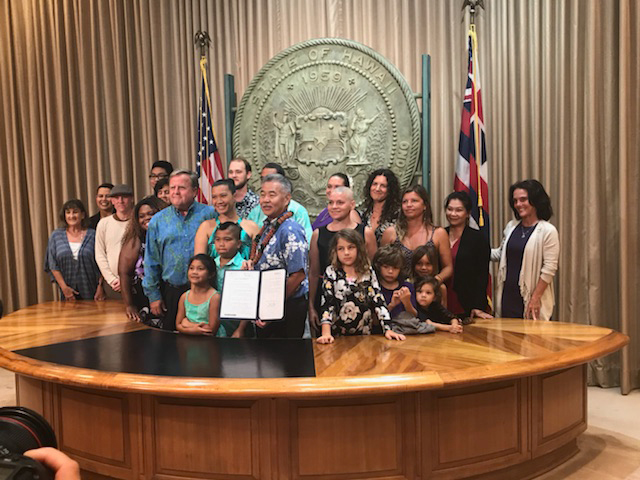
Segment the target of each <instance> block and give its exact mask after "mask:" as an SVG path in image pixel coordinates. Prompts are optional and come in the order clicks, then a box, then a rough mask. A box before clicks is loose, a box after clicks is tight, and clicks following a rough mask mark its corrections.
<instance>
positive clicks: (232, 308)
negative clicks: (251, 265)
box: [220, 269, 287, 321]
mask: <svg viewBox="0 0 640 480" xmlns="http://www.w3.org/2000/svg"><path fill="white" fill-rule="evenodd" d="M286 280H287V272H286V270H284V269H277V270H264V271H256V270H227V271H226V272H225V274H224V284H223V286H222V299H221V300H220V318H223V319H225V320H263V321H277V320H282V319H283V318H284V300H285V285H286Z"/></svg>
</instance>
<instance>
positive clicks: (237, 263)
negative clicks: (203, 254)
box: [213, 251, 244, 293]
mask: <svg viewBox="0 0 640 480" xmlns="http://www.w3.org/2000/svg"><path fill="white" fill-rule="evenodd" d="M243 260H244V258H243V257H242V255H241V254H240V252H239V251H238V252H237V253H236V254H235V256H234V257H233V258H232V259H231V260H229V262H227V264H226V265H220V256H219V255H218V256H217V257H216V258H214V259H213V261H214V262H216V285H217V290H218V291H219V292H220V293H222V285H223V284H224V272H226V271H227V270H240V269H241V268H242V261H243Z"/></svg>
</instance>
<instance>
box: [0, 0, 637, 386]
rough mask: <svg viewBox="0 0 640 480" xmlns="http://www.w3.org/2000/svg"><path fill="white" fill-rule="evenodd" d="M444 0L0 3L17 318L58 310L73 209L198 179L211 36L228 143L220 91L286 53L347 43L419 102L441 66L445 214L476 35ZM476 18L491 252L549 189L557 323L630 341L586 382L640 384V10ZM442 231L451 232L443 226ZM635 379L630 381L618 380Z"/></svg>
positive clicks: (537, 4)
mask: <svg viewBox="0 0 640 480" xmlns="http://www.w3.org/2000/svg"><path fill="white" fill-rule="evenodd" d="M461 3H462V2H459V1H450V0H428V1H425V0H397V1H392V2H391V1H388V0H216V1H213V0H209V1H206V0H193V1H189V2H173V1H171V2H170V1H164V2H148V1H146V0H111V1H97V0H94V1H90V0H77V1H64V0H51V1H47V2H42V1H39V0H14V1H12V0H0V65H2V67H1V69H0V98H1V102H2V115H1V116H0V156H1V157H0V160H1V161H0V175H1V178H3V179H4V182H3V188H1V189H0V207H1V211H2V214H0V215H1V218H0V222H1V226H2V230H1V231H0V266H1V267H0V282H1V284H0V298H2V299H3V300H4V302H5V309H6V310H8V311H11V310H14V309H17V308H20V307H22V306H25V305H29V304H33V303H37V302H41V301H45V300H50V299H52V298H53V292H54V290H53V288H52V287H51V285H50V283H49V280H48V277H47V276H46V275H45V274H44V272H43V271H42V259H43V256H44V250H45V247H46V243H47V238H48V235H49V234H50V232H51V231H52V230H53V229H54V228H55V226H56V225H57V223H58V221H57V211H58V208H59V207H60V206H61V204H62V203H63V202H64V200H66V199H68V198H71V197H79V198H81V199H82V200H83V201H85V202H86V203H87V206H88V208H89V210H90V211H91V212H93V211H95V206H94V202H93V195H94V189H95V187H96V186H97V185H98V184H99V183H101V182H102V181H111V182H114V183H119V182H127V183H131V184H132V185H133V186H134V188H135V191H136V194H137V196H138V197H141V196H143V195H144V194H147V193H149V187H148V182H147V178H146V176H147V174H148V170H149V166H150V164H151V163H152V162H153V161H154V160H157V159H167V160H170V161H172V162H173V163H174V165H177V166H180V167H193V163H194V162H193V158H194V149H195V148H194V143H195V138H194V136H195V135H194V132H195V113H196V102H197V94H198V83H199V70H198V62H197V60H198V55H199V53H198V51H197V50H196V49H195V48H194V46H193V35H194V34H195V32H196V31H197V30H200V29H202V30H207V31H208V32H209V34H210V35H211V37H212V40H213V44H212V46H211V49H210V51H209V59H210V60H209V65H210V75H209V76H210V80H211V83H212V85H211V87H212V92H213V98H214V99H213V102H214V109H215V110H216V118H215V129H216V134H217V140H218V143H219V145H220V149H221V150H222V153H223V154H224V152H225V145H224V142H223V140H224V138H225V137H224V133H225V132H224V119H223V110H222V108H223V97H222V94H223V81H222V78H223V74H224V73H232V74H233V75H235V80H236V88H237V93H238V100H239V99H240V97H241V95H242V93H243V91H244V89H245V88H246V86H247V85H248V83H249V82H250V80H251V78H252V77H253V76H254V75H255V74H256V73H257V72H258V70H259V69H260V68H261V67H262V65H264V64H265V63H266V62H267V61H268V60H269V59H270V58H271V57H272V56H273V55H275V54H276V53H277V52H279V51H280V50H282V49H284V48H286V47H288V46H290V45H292V44H295V43H297V42H300V41H303V40H307V39H310V38H317V37H343V38H349V39H353V40H356V41H359V42H362V43H364V44H366V45H368V46H370V47H372V48H373V49H375V50H377V51H379V52H380V53H381V54H382V55H384V56H385V57H386V58H387V59H388V60H390V61H391V62H392V63H393V64H395V65H396V66H397V67H398V69H399V70H400V71H401V72H402V73H403V74H404V76H405V77H406V79H407V81H408V82H409V84H410V85H411V87H412V88H413V89H414V90H416V91H417V90H418V89H419V85H420V80H421V79H420V55H421V54H422V53H429V54H430V55H431V56H432V123H433V129H432V132H431V135H432V149H431V155H432V185H431V190H432V198H433V204H434V209H435V210H436V211H437V212H440V211H441V207H442V204H441V199H442V198H443V197H444V196H445V195H446V194H447V193H448V192H449V190H450V189H451V185H452V178H453V168H454V162H455V158H456V150H457V143H458V133H459V127H460V125H459V122H460V110H461V101H462V91H463V87H464V82H465V70H466V32H467V28H468V18H467V16H466V15H464V14H463V12H462V11H461V10H460V7H461ZM485 4H486V10H485V11H481V12H480V13H479V14H478V18H477V24H478V26H477V28H478V35H479V48H480V69H481V70H480V75H481V79H482V87H483V95H484V97H483V98H484V109H485V122H486V131H487V137H488V156H489V161H490V165H491V168H490V192H491V194H490V197H491V198H490V200H491V212H492V223H493V235H492V236H493V241H494V243H496V244H497V242H498V241H499V239H500V235H501V229H502V227H503V226H504V225H505V224H506V222H507V221H508V220H509V218H510V215H511V213H510V210H509V209H508V206H507V203H506V198H505V194H506V191H507V189H508V187H509V185H510V184H511V183H513V182H514V181H516V180H518V179H522V178H530V177H535V178H538V179H540V180H541V181H542V182H543V184H544V185H545V186H546V187H547V190H548V191H549V193H550V195H551V197H552V201H553V206H554V209H555V212H556V215H555V216H554V217H553V219H552V221H553V222H554V223H555V224H556V226H557V227H558V230H559V232H560V237H561V242H562V249H563V252H562V255H561V264H560V271H559V274H558V277H557V288H558V290H557V291H558V306H557V311H556V318H557V319H559V320H563V321H570V322H577V323H586V324H594V325H604V326H608V327H611V328H615V329H618V330H621V331H623V332H625V333H627V334H629V335H630V336H631V337H632V342H631V345H630V346H629V347H628V348H627V349H625V351H624V352H623V354H622V356H620V355H614V356H612V357H611V358H606V359H602V360H600V361H597V362H594V363H593V364H592V369H591V372H590V374H591V380H592V381H593V382H595V383H598V384H601V385H604V386H610V385H618V384H620V383H622V385H623V389H624V391H628V390H629V389H631V388H636V387H638V386H640V372H639V364H640V361H639V360H640V359H639V356H640V345H639V343H638V339H637V338H638V336H637V333H638V332H637V330H638V327H637V322H636V321H635V315H636V312H637V311H638V307H639V306H640V305H639V304H638V300H636V295H635V289H636V285H637V284H638V272H639V271H640V268H639V267H640V265H639V260H638V240H637V236H638V227H639V224H640V219H639V215H638V211H637V208H634V207H636V206H637V204H638V203H639V195H638V187H637V186H638V180H639V178H638V177H639V167H638V160H639V158H638V149H639V147H640V145H639V141H638V120H639V118H638V108H639V107H640V102H639V100H638V95H637V93H636V91H635V89H636V88H637V86H638V81H639V80H640V67H639V62H638V55H639V54H640V48H639V43H640V31H639V27H638V25H640V13H639V8H638V3H637V1H636V0H616V1H610V2H609V1H607V2H602V1H599V0H558V1H550V0H518V1H512V0H488V1H486V2H485ZM438 219H439V220H440V221H441V222H442V220H443V219H442V215H441V214H440V215H439V218H438ZM621 373H622V375H621Z"/></svg>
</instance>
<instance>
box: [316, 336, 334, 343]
mask: <svg viewBox="0 0 640 480" xmlns="http://www.w3.org/2000/svg"><path fill="white" fill-rule="evenodd" d="M334 340H335V339H334V338H333V335H331V334H329V335H321V336H320V337H318V338H316V342H318V343H322V344H325V345H326V344H329V343H333V342H334Z"/></svg>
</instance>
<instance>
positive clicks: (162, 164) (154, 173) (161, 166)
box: [149, 160, 173, 195]
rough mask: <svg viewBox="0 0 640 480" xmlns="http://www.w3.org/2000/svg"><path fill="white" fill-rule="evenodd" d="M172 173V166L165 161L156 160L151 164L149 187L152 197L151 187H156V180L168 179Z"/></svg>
mask: <svg viewBox="0 0 640 480" xmlns="http://www.w3.org/2000/svg"><path fill="white" fill-rule="evenodd" d="M171 172H173V165H171V163H170V162H167V161H165V160H158V161H156V162H153V165H152V166H151V171H150V172H149V185H151V195H153V187H155V186H156V183H158V180H161V179H163V178H169V175H171Z"/></svg>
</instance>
